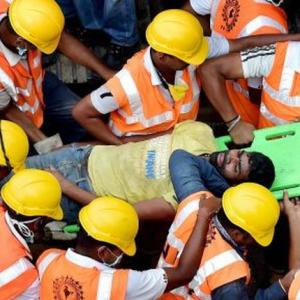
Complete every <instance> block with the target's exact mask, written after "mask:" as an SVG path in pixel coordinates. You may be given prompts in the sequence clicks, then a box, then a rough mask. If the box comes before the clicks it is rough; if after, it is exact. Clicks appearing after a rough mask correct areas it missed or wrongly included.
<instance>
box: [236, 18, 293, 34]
mask: <svg viewBox="0 0 300 300" xmlns="http://www.w3.org/2000/svg"><path fill="white" fill-rule="evenodd" d="M264 26H269V27H273V28H276V29H278V30H279V31H280V32H282V33H287V30H286V29H285V27H284V26H283V25H281V24H280V23H279V22H277V21H276V20H274V19H272V18H270V17H266V16H257V17H256V18H254V19H253V20H251V21H250V22H249V23H248V24H247V25H246V26H245V27H244V28H243V29H242V30H241V31H240V33H239V35H238V38H240V37H245V36H249V35H252V34H253V33H255V31H257V30H259V29H260V28H261V27H264Z"/></svg>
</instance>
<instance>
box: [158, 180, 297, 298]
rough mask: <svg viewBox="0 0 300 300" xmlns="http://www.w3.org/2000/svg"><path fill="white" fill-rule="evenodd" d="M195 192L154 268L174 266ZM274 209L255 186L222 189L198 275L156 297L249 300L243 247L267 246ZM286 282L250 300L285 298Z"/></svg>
mask: <svg viewBox="0 0 300 300" xmlns="http://www.w3.org/2000/svg"><path fill="white" fill-rule="evenodd" d="M198 197H199V193H194V194H191V195H190V196H189V197H187V198H186V199H185V200H184V201H183V202H181V204H180V206H179V208H178V211H177V215H176V217H175V220H174V222H173V225H172V226H171V228H170V231H169V235H168V237H167V241H166V245H165V250H164V252H163V254H162V255H161V258H160V261H159V264H158V266H159V267H164V266H169V267H170V266H176V264H177V262H178V259H179V258H180V255H181V253H182V251H184V248H185V243H186V241H187V239H188V238H189V235H190V230H192V228H193V224H194V223H195V217H196V215H197V203H198V200H197V199H198ZM279 214H280V208H279V204H278V202H277V200H276V199H275V197H274V196H273V195H272V193H271V192H270V191H269V190H268V189H266V188H265V187H263V186H261V185H258V184H256V183H241V184H239V185H237V186H235V187H231V188H229V189H227V190H226V191H225V193H224V194H223V197H222V208H221V210H219V212H218V213H217V214H216V216H214V217H213V219H212V222H211V224H210V229H209V232H208V235H207V244H206V247H205V249H204V252H203V256H202V260H201V263H200V265H199V268H198V271H197V272H196V275H195V276H194V278H193V279H192V280H191V281H190V283H189V284H188V285H186V286H182V287H180V288H178V289H174V290H173V291H171V292H170V293H169V294H165V295H164V296H163V297H162V298H161V299H163V300H167V299H177V300H181V299H187V298H188V297H191V298H193V299H212V300H218V299H223V300H225V299H226V300H227V299H243V300H247V299H249V297H248V294H247V283H248V282H249V280H250V270H249V266H248V263H247V262H246V257H245V254H246V251H247V248H248V247H249V246H250V245H252V244H254V243H258V244H259V245H261V246H263V247H266V246H268V245H269V244H270V243H271V241H272V239H273V235H274V230H275V225H276V223H277V221H278V218H279ZM290 281H291V276H290V274H288V275H287V276H285V277H284V278H283V279H281V280H280V281H277V282H275V283H274V284H273V285H271V286H270V287H269V288H267V289H264V290H263V289H260V290H258V291H257V294H256V296H255V299H272V300H279V299H285V298H286V294H285V290H288V286H289V284H290Z"/></svg>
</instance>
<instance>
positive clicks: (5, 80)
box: [0, 68, 17, 101]
mask: <svg viewBox="0 0 300 300" xmlns="http://www.w3.org/2000/svg"><path fill="white" fill-rule="evenodd" d="M0 77H1V83H2V85H3V86H4V88H5V90H6V92H7V93H8V94H9V96H10V97H11V98H12V99H13V100H15V101H17V89H16V87H15V84H14V82H13V81H12V79H11V78H10V77H9V76H8V75H7V74H6V73H5V72H4V71H3V70H2V69H1V68H0Z"/></svg>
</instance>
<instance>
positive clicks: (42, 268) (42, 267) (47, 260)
mask: <svg viewBox="0 0 300 300" xmlns="http://www.w3.org/2000/svg"><path fill="white" fill-rule="evenodd" d="M59 255H60V254H59V253H57V252H52V253H49V254H48V255H47V256H45V257H44V258H43V259H42V261H41V262H40V263H39V264H38V271H39V276H40V278H41V279H42V277H43V275H44V273H45V271H46V269H47V267H48V266H49V265H50V264H51V263H52V262H53V260H54V259H55V258H56V257H57V256H59Z"/></svg>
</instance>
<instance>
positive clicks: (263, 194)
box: [222, 182, 280, 247]
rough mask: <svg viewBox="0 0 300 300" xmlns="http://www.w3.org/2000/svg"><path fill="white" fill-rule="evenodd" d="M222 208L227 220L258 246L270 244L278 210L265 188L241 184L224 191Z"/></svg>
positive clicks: (257, 185)
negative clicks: (247, 234) (245, 233)
mask: <svg viewBox="0 0 300 300" xmlns="http://www.w3.org/2000/svg"><path fill="white" fill-rule="evenodd" d="M222 206H223V209H224V212H225V215H226V216H227V218H228V219H229V220H230V221H231V222H232V223H233V224H235V225H236V226H238V227H240V228H242V229H244V230H245V231H247V232H248V233H249V234H250V235H251V236H252V237H253V238H254V239H255V240H256V242H257V243H258V244H260V245H262V246H264V247H265V246H268V245H269V244H270V243H271V242H272V240H273V236H274V230H275V225H276V223H277V221H278V218H279V214H280V208H279V204H278V202H277V200H276V198H275V197H274V196H273V194H272V193H271V192H270V191H269V190H268V189H267V188H265V187H264V186H262V185H260V184H257V183H251V182H247V183H241V184H239V185H237V186H235V187H231V188H229V189H228V190H226V191H225V193H224V195H223V197H222Z"/></svg>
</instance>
